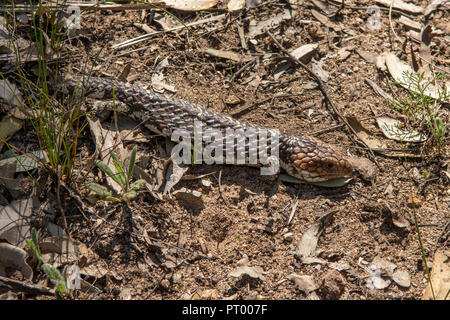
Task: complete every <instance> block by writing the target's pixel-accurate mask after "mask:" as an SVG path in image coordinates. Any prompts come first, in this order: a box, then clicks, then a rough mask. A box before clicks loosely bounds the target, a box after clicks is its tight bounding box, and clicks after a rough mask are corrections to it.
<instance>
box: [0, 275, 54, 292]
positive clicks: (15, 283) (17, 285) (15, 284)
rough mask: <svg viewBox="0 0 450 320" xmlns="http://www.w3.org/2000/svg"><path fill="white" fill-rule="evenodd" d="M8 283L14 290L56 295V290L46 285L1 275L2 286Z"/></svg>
mask: <svg viewBox="0 0 450 320" xmlns="http://www.w3.org/2000/svg"><path fill="white" fill-rule="evenodd" d="M2 285H6V286H8V287H11V288H12V290H13V291H20V292H26V293H30V294H43V295H46V296H54V295H55V292H54V291H53V290H51V289H49V288H46V287H38V286H33V285H30V284H26V283H24V282H22V281H19V280H14V279H10V278H6V277H2V276H0V287H1V286H2Z"/></svg>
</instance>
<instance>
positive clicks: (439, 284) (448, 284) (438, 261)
mask: <svg viewBox="0 0 450 320" xmlns="http://www.w3.org/2000/svg"><path fill="white" fill-rule="evenodd" d="M431 284H432V287H433V290H431V286H430V283H428V284H427V288H426V289H425V294H424V295H423V297H422V300H431V299H436V300H444V298H445V297H446V296H447V294H448V292H449V290H450V252H449V251H448V250H447V251H436V253H435V255H434V259H433V269H432V270H431ZM433 293H434V294H433ZM447 299H448V297H447Z"/></svg>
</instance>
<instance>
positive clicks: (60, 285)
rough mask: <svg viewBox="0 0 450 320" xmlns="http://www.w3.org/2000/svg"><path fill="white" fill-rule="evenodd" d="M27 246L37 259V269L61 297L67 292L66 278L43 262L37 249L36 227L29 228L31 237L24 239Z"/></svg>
mask: <svg viewBox="0 0 450 320" xmlns="http://www.w3.org/2000/svg"><path fill="white" fill-rule="evenodd" d="M25 241H26V243H27V245H28V247H29V248H30V249H31V251H32V252H33V254H34V256H35V257H36V258H37V260H38V269H41V270H42V271H44V273H45V274H46V275H47V276H48V277H49V279H50V281H51V282H52V283H53V284H54V285H55V286H56V291H55V295H56V297H57V298H62V296H61V294H64V293H67V292H68V289H67V279H66V278H65V277H63V275H62V274H61V273H60V272H59V271H58V269H56V268H55V267H53V266H52V265H50V264H48V263H45V262H44V260H43V259H42V255H41V250H40V249H39V241H38V237H37V233H36V229H35V228H32V229H31V239H26V240H25Z"/></svg>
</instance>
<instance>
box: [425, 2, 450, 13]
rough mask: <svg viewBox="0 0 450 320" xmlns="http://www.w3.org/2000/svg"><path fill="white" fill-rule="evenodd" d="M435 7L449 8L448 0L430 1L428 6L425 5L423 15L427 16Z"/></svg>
mask: <svg viewBox="0 0 450 320" xmlns="http://www.w3.org/2000/svg"><path fill="white" fill-rule="evenodd" d="M437 9H442V10H450V1H449V0H433V2H431V3H430V4H429V5H428V6H426V7H425V10H424V12H423V15H424V16H425V17H426V16H429V15H430V14H432V13H433V12H434V11H435V10H437Z"/></svg>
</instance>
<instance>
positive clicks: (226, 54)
mask: <svg viewBox="0 0 450 320" xmlns="http://www.w3.org/2000/svg"><path fill="white" fill-rule="evenodd" d="M203 51H204V52H205V53H207V54H210V55H212V56H214V57H218V58H223V59H227V60H232V61H235V62H242V61H243V59H242V56H241V55H240V54H239V53H236V52H232V51H224V50H216V49H212V48H206V49H204V50H203ZM244 62H245V61H244Z"/></svg>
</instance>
